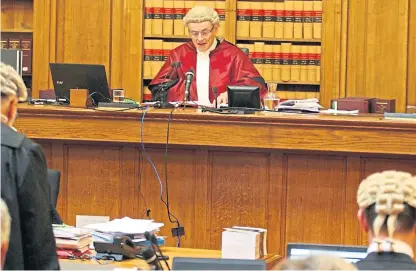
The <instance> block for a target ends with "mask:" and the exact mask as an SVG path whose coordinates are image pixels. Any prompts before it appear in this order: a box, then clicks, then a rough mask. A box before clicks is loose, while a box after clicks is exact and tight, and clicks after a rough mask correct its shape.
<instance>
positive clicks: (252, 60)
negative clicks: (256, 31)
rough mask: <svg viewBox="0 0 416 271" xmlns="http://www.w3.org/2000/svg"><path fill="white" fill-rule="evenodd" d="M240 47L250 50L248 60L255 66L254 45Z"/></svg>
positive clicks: (240, 46)
mask: <svg viewBox="0 0 416 271" xmlns="http://www.w3.org/2000/svg"><path fill="white" fill-rule="evenodd" d="M238 47H239V48H247V49H248V58H250V61H251V63H253V65H254V44H239V45H238Z"/></svg>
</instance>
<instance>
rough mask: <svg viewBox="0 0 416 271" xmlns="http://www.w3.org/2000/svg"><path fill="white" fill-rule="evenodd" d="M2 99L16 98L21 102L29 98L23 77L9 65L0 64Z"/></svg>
mask: <svg viewBox="0 0 416 271" xmlns="http://www.w3.org/2000/svg"><path fill="white" fill-rule="evenodd" d="M0 89H1V97H2V98H3V97H11V96H16V97H17V99H18V100H19V101H25V100H26V98H27V89H26V86H25V83H24V82H23V79H22V77H21V76H20V75H19V74H18V73H17V72H16V70H15V69H14V68H13V67H12V66H9V65H6V64H4V63H3V62H0Z"/></svg>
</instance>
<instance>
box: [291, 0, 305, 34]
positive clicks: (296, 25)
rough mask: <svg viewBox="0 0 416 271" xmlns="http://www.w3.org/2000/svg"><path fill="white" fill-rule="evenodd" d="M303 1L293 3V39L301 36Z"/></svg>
mask: <svg viewBox="0 0 416 271" xmlns="http://www.w3.org/2000/svg"><path fill="white" fill-rule="evenodd" d="M303 3H304V1H294V3H293V37H294V38H295V39H301V38H302V37H303Z"/></svg>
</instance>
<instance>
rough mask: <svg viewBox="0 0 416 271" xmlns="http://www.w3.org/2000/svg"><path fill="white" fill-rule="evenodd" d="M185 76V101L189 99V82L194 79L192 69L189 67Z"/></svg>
mask: <svg viewBox="0 0 416 271" xmlns="http://www.w3.org/2000/svg"><path fill="white" fill-rule="evenodd" d="M185 76H186V81H185V101H189V100H190V95H189V94H190V93H189V89H190V88H191V83H192V80H193V79H194V76H195V75H194V71H193V70H192V69H191V70H189V72H187V73H186V74H185Z"/></svg>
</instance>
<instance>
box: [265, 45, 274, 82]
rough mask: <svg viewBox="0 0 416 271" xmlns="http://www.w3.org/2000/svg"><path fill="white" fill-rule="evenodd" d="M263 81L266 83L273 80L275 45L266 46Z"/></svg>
mask: <svg viewBox="0 0 416 271" xmlns="http://www.w3.org/2000/svg"><path fill="white" fill-rule="evenodd" d="M263 79H264V80H266V82H270V81H272V80H273V45H272V44H265V45H264V64H263Z"/></svg>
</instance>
